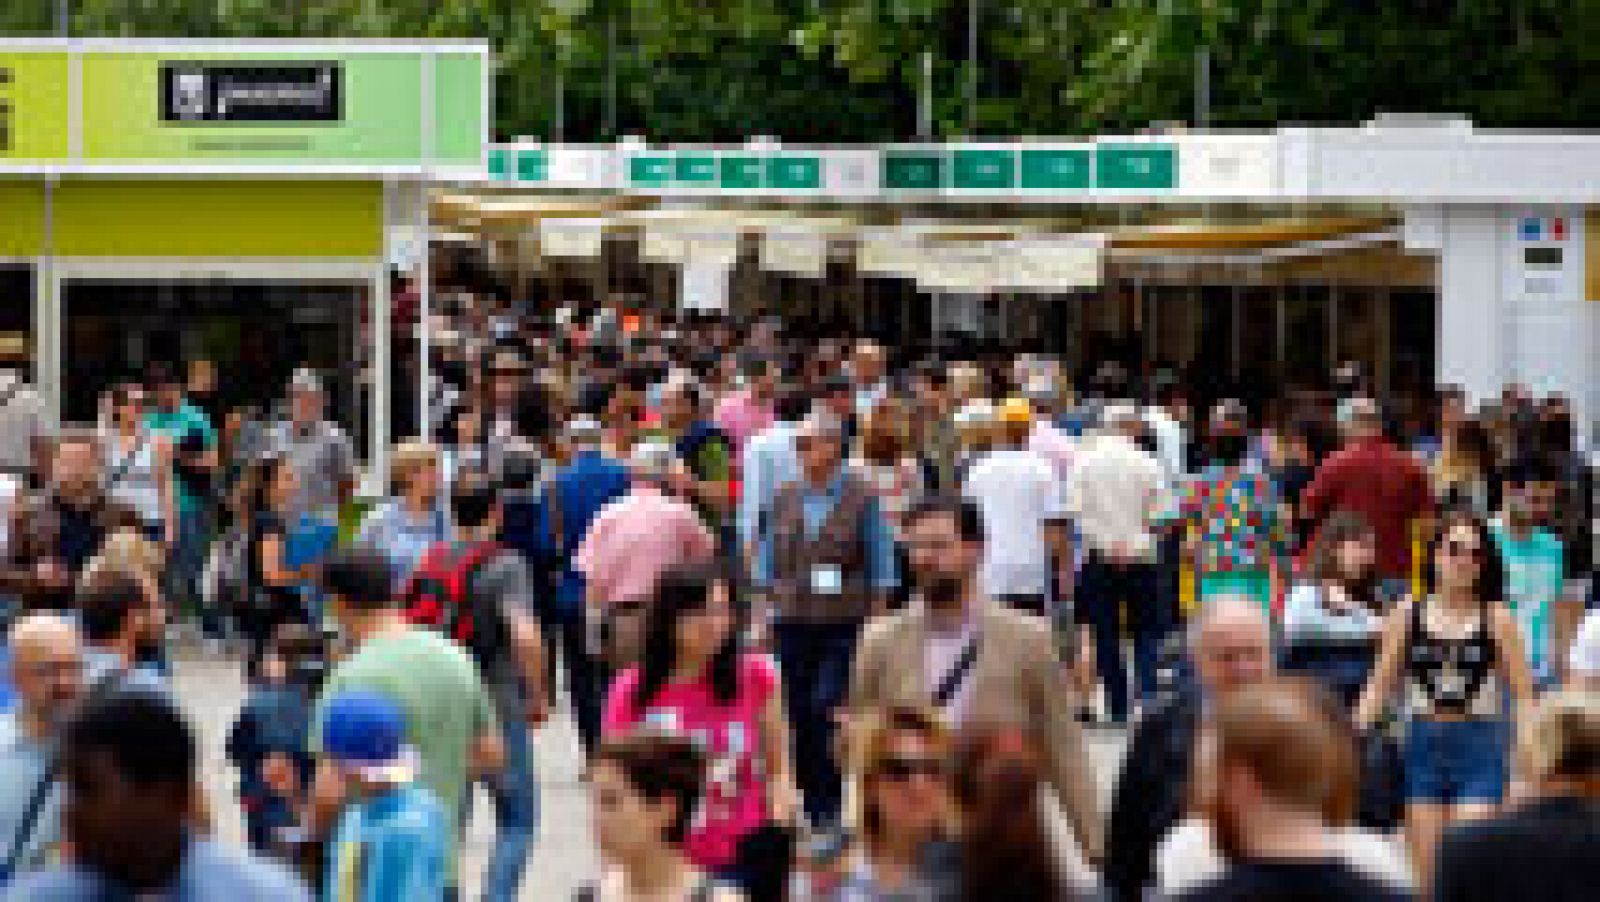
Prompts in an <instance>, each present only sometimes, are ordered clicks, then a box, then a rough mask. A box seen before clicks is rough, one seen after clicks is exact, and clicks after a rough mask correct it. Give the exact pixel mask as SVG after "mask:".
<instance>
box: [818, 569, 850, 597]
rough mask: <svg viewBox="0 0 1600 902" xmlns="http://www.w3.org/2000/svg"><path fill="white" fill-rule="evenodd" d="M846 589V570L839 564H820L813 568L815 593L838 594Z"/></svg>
mask: <svg viewBox="0 0 1600 902" xmlns="http://www.w3.org/2000/svg"><path fill="white" fill-rule="evenodd" d="M843 591H844V572H843V571H841V570H840V569H839V565H837V564H818V565H817V566H815V567H812V568H811V592H812V594H813V595H838V594H839V593H840V592H843Z"/></svg>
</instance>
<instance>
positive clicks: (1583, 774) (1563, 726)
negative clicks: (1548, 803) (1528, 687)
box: [1518, 689, 1600, 781]
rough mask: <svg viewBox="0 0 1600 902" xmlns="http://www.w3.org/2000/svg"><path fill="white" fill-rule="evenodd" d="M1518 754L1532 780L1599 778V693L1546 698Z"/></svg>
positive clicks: (1574, 691)
mask: <svg viewBox="0 0 1600 902" xmlns="http://www.w3.org/2000/svg"><path fill="white" fill-rule="evenodd" d="M1518 751H1519V753H1520V757H1521V763H1522V766H1523V767H1524V768H1525V769H1526V772H1527V776H1528V778H1529V779H1530V780H1534V781H1539V780H1550V779H1563V778H1567V779H1585V778H1588V779H1593V778H1595V777H1600V693H1596V692H1595V691H1593V690H1585V689H1564V690H1562V691H1560V692H1555V693H1552V694H1551V695H1547V696H1545V697H1544V698H1543V699H1542V700H1541V701H1540V702H1539V703H1538V705H1537V706H1536V707H1535V708H1534V711H1533V719H1532V721H1531V722H1530V723H1529V724H1528V729H1526V730H1524V731H1523V732H1522V736H1521V742H1520V743H1519V749H1518Z"/></svg>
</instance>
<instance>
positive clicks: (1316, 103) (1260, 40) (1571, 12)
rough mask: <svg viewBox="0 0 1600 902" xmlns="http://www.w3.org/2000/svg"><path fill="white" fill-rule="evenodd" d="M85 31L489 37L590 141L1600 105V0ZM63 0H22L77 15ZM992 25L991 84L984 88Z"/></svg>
mask: <svg viewBox="0 0 1600 902" xmlns="http://www.w3.org/2000/svg"><path fill="white" fill-rule="evenodd" d="M65 2H66V3H67V4H68V9H69V10H70V23H71V30H72V33H73V34H74V35H78V36H130V37H131V36H147V37H166V36H185V37H210V36H215V37H329V38H340V37H394V38H417V37H482V38H487V39H488V40H490V41H491V42H492V44H493V47H494V51H495V58H496V65H497V69H498V71H497V73H496V117H495V122H496V130H497V132H498V133H499V135H500V136H503V137H505V136H514V135H534V136H540V137H544V138H556V137H558V135H559V136H560V137H564V138H565V139H566V140H570V141H605V140H610V139H612V138H614V137H616V136H618V135H624V134H637V135H643V136H645V137H647V138H649V139H650V140H653V141H682V142H691V141H735V140H739V139H742V138H744V137H747V136H749V135H755V134H764V135H774V136H778V137H780V138H783V139H784V140H790V141H797V142H806V141H809V142H865V141H895V140H909V139H912V138H914V137H916V131H917V124H918V110H919V100H920V96H921V94H922V91H923V82H924V74H923V65H924V64H923V58H924V55H927V56H928V57H929V58H930V59H931V61H932V65H931V74H932V78H931V87H932V91H931V99H932V102H931V113H932V117H931V118H932V124H933V131H934V135H935V136H938V137H953V136H958V135H964V134H969V126H970V134H973V135H978V136H1012V135H1080V134H1092V133H1096V132H1106V131H1115V130H1124V129H1131V128H1138V127H1140V126H1144V125H1146V124H1148V123H1151V122H1157V121H1188V120H1192V118H1193V116H1194V110H1195V102H1196V100H1195V98H1196V90H1197V89H1196V82H1197V71H1198V68H1199V67H1198V65H1197V63H1196V59H1197V57H1198V56H1199V54H1200V53H1201V52H1202V49H1203V50H1204V52H1205V54H1207V55H1208V56H1209V60H1210V64H1209V72H1210V77H1209V83H1210V91H1209V97H1210V105H1209V120H1210V122H1211V124H1213V125H1216V126H1248V127H1270V126H1273V125H1276V124H1279V123H1284V122H1294V123H1351V122H1356V121H1360V120H1363V119H1366V118H1368V117H1370V116H1372V115H1373V114H1374V113H1376V112H1379V111H1430V112H1452V113H1465V114H1468V115H1470V116H1472V117H1473V118H1474V119H1475V120H1477V121H1478V122H1479V123H1480V124H1484V125H1495V126H1542V127H1565V128H1577V127H1590V126H1593V125H1595V124H1597V123H1600V49H1597V48H1600V0H1564V2H1561V3H1557V2H1555V0H1499V2H1496V0H1387V2H1385V0H975V2H974V0H65ZM56 10H57V4H56V0H7V2H5V3H3V4H0V35H9V36H17V35H40V34H53V33H55V30H56V15H57V12H56ZM974 11H976V17H975V24H976V27H975V28H972V29H971V31H970V34H975V36H976V48H977V60H976V66H975V69H976V78H975V84H976V102H975V103H973V104H969V103H968V85H969V79H971V77H972V73H973V70H972V69H971V68H969V66H970V65H971V63H970V62H969V59H968V47H969V44H968V41H969V25H970V24H972V22H973V19H972V16H971V14H972V13H973V12H974Z"/></svg>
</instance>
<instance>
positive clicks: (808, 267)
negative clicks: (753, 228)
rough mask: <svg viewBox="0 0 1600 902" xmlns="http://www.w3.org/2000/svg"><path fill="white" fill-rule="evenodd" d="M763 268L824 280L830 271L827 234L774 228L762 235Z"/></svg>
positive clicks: (769, 270) (806, 230)
mask: <svg viewBox="0 0 1600 902" xmlns="http://www.w3.org/2000/svg"><path fill="white" fill-rule="evenodd" d="M761 268H762V269H764V270H767V271H768V272H781V273H788V274H789V275H792V276H807V277H810V278H813V279H820V278H822V277H824V276H826V275H827V274H828V239H827V236H825V235H822V234H819V233H817V232H813V231H810V230H808V229H771V230H768V231H767V232H766V233H764V234H763V235H762V236H761Z"/></svg>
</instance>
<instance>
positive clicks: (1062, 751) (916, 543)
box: [849, 498, 1101, 860]
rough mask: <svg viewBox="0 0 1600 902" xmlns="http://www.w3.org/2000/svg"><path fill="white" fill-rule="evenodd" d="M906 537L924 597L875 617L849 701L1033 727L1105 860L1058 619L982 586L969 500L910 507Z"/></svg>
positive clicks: (1052, 773)
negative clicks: (1054, 628) (1011, 603)
mask: <svg viewBox="0 0 1600 902" xmlns="http://www.w3.org/2000/svg"><path fill="white" fill-rule="evenodd" d="M905 544H906V552H907V556H908V559H909V561H910V570H911V573H912V576H913V578H914V580H915V582H916V585H917V588H918V595H919V597H920V599H921V603H920V604H913V605H911V606H909V607H907V608H906V609H905V610H903V611H900V612H897V613H894V614H889V615H886V616H883V617H880V618H878V619H876V620H873V621H872V622H871V623H869V624H868V625H867V628H866V631H865V632H864V633H863V635H862V639H861V651H860V654H859V655H857V657H856V663H855V672H854V675H853V679H852V681H851V687H850V704H849V710H850V711H851V712H853V713H854V714H856V715H861V716H863V717H864V716H866V715H869V714H870V712H871V711H873V710H875V709H881V708H883V707H886V706H893V705H926V704H929V703H930V702H931V703H932V704H933V705H935V706H936V707H938V708H939V709H940V710H941V711H942V712H943V713H944V714H945V716H946V718H947V719H948V720H949V722H950V723H951V724H953V725H955V726H957V727H959V728H969V727H982V728H1001V729H1006V728H1010V729H1021V730H1024V731H1026V733H1027V734H1028V736H1029V737H1030V738H1031V739H1032V745H1033V746H1034V748H1035V750H1036V751H1037V753H1038V754H1039V755H1040V756H1042V762H1043V764H1044V768H1043V769H1044V772H1045V773H1046V774H1047V775H1048V779H1049V782H1050V785H1051V788H1052V789H1054V790H1055V794H1056V796H1057V798H1058V799H1059V800H1060V802H1061V805H1062V806H1063V808H1064V809H1065V811H1066V814H1067V817H1068V820H1069V821H1070V822H1071V824H1072V826H1073V829H1074V832H1075V834H1076V836H1077V840H1078V843H1079V846H1080V847H1081V849H1082V851H1083V853H1084V855H1085V856H1086V857H1087V858H1089V859H1091V860H1097V859H1098V858H1099V857H1100V849H1101V820H1100V812H1099V810H1098V807H1097V805H1096V803H1095V792H1094V785H1095V784H1094V775H1093V774H1092V772H1091V769H1090V763H1089V752H1088V749H1087V748H1086V747H1085V744H1084V739H1083V735H1082V732H1081V731H1080V729H1079V727H1078V723H1077V720H1076V718H1075V716H1074V714H1075V712H1076V710H1077V700H1076V699H1075V698H1073V697H1072V693H1071V692H1070V691H1068V688H1067V685H1066V683H1065V681H1064V679H1063V678H1062V666H1061V661H1060V659H1059V658H1058V657H1057V656H1056V649H1055V643H1054V641H1053V639H1052V637H1051V632H1050V625H1049V624H1048V623H1047V622H1046V621H1045V620H1044V619H1042V618H1039V617H1035V616H1033V615H1031V614H1025V613H1022V612H1019V611H1015V610H1012V609H1010V608H1008V607H1007V606H1005V605H1003V604H1000V603H998V602H996V601H994V600H992V599H990V598H988V597H986V596H984V595H983V594H982V592H981V590H980V588H979V580H978V570H979V562H980V561H981V560H982V559H983V546H984V535H983V515H982V513H981V512H980V511H979V510H978V508H977V506H976V505H975V504H973V503H972V502H970V501H965V500H956V499H947V498H936V499H929V500H926V501H923V502H921V503H919V504H917V505H916V506H915V507H913V508H912V509H911V511H910V512H909V513H907V515H906V525H905Z"/></svg>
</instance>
